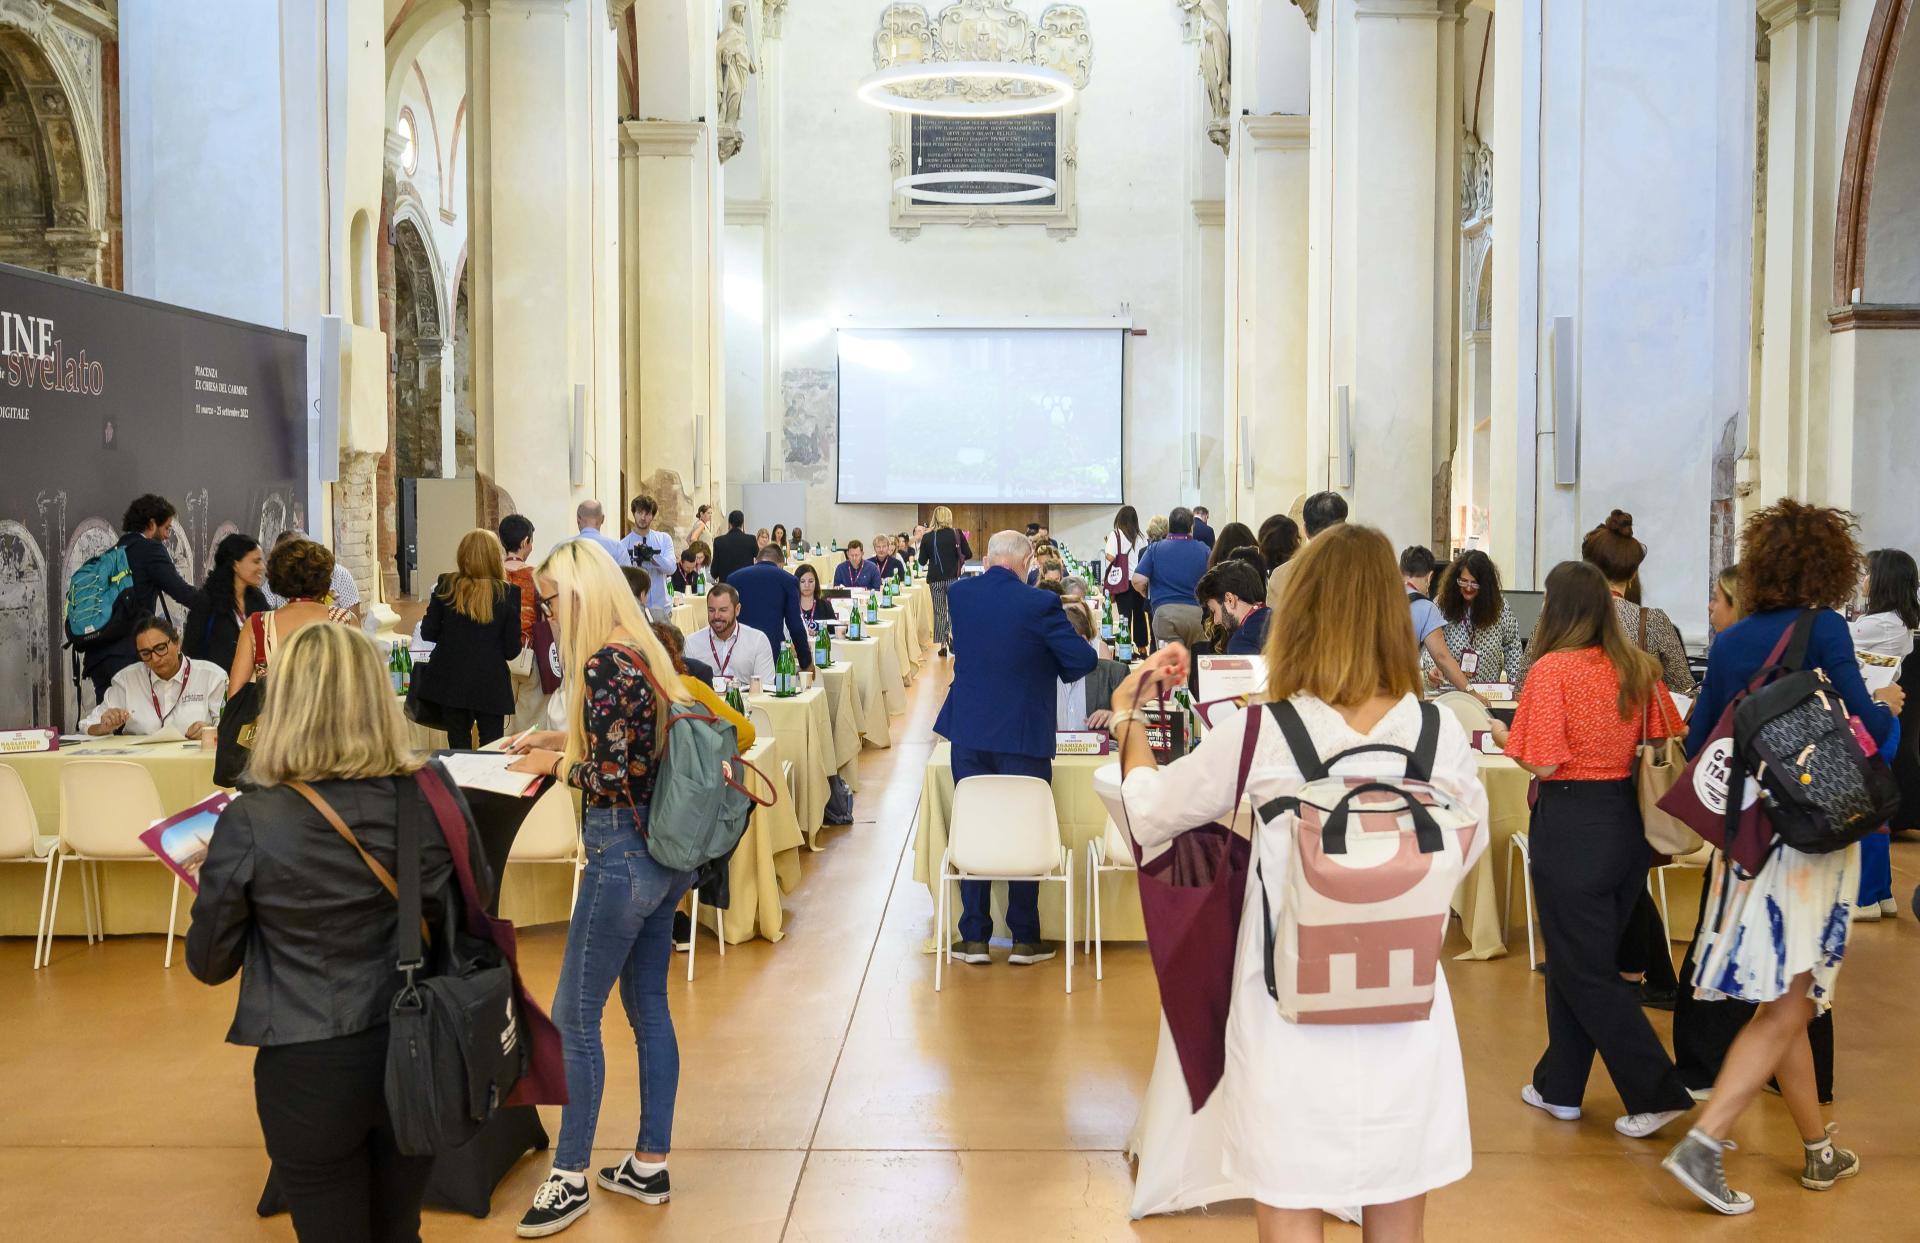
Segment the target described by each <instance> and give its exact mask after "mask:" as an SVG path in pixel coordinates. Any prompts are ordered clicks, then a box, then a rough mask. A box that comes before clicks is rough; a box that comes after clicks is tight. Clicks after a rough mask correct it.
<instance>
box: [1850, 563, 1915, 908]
mask: <svg viewBox="0 0 1920 1243" xmlns="http://www.w3.org/2000/svg"><path fill="white" fill-rule="evenodd" d="M1861 588H1862V591H1861V594H1863V595H1864V596H1866V598H1867V609H1866V612H1864V613H1862V614H1861V615H1860V616H1859V617H1856V618H1855V619H1854V620H1853V621H1851V622H1849V623H1848V629H1850V630H1851V631H1853V651H1854V654H1855V655H1856V656H1858V657H1859V658H1860V665H1861V674H1862V676H1864V677H1865V678H1866V679H1867V689H1868V690H1874V689H1877V688H1879V687H1882V686H1885V685H1887V681H1888V679H1889V677H1891V679H1892V680H1893V681H1896V682H1897V681H1899V680H1900V666H1901V665H1902V664H1903V663H1904V662H1905V661H1906V659H1907V657H1908V656H1911V655H1912V654H1913V632H1914V630H1915V629H1916V628H1920V568H1916V567H1915V565H1914V561H1913V557H1912V556H1910V555H1909V554H1908V553H1906V552H1905V551H1903V550H1901V549H1898V548H1878V549H1875V550H1874V551H1873V552H1870V553H1868V554H1867V579H1866V582H1865V583H1863V584H1862V585H1861ZM1903 745H1904V744H1903ZM1892 841H1893V839H1892V838H1891V837H1890V836H1889V835H1888V834H1886V833H1885V832H1880V833H1873V834H1869V835H1868V836H1866V837H1863V838H1861V839H1860V892H1859V894H1858V895H1857V898H1856V900H1855V902H1854V910H1853V917H1854V918H1855V919H1856V920H1864V921H1865V922H1867V923H1872V922H1873V921H1874V920H1876V919H1881V918H1883V917H1886V916H1891V915H1895V914H1897V913H1898V912H1899V910H1900V907H1899V904H1898V903H1896V902H1895V901H1894V900H1893V859H1892V849H1891V843H1892Z"/></svg>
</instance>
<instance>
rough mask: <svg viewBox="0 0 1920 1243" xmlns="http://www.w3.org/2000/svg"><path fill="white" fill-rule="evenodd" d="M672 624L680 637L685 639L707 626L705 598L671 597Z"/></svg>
mask: <svg viewBox="0 0 1920 1243" xmlns="http://www.w3.org/2000/svg"><path fill="white" fill-rule="evenodd" d="M673 624H674V626H675V627H677V628H678V629H679V631H680V637H681V638H683V639H684V638H686V637H687V636H688V635H690V634H692V633H693V632H694V631H696V630H699V629H702V628H703V627H705V626H706V624H707V598H706V597H705V596H689V595H676V596H674V597H673Z"/></svg>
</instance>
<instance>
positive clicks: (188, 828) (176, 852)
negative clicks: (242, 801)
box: [140, 791, 233, 893]
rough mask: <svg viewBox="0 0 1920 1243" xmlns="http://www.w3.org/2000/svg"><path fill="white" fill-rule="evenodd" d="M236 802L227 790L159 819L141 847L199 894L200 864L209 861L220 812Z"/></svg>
mask: <svg viewBox="0 0 1920 1243" xmlns="http://www.w3.org/2000/svg"><path fill="white" fill-rule="evenodd" d="M232 801H233V795H231V794H227V793H225V792H224V791H223V792H221V793H218V794H209V795H208V796H207V797H205V798H203V799H201V800H200V801H199V802H197V803H195V804H194V805H193V806H191V807H187V808H184V809H182V810H180V811H177V812H175V813H174V814H173V815H171V816H168V817H167V818H166V819H165V820H156V821H154V822H153V827H152V828H150V829H148V830H147V831H146V832H145V833H142V834H141V835H140V844H141V845H143V846H145V847H146V848H147V849H148V850H151V851H152V852H153V853H154V854H155V855H156V856H157V857H158V858H159V860H160V862H162V863H164V864H166V865H167V866H168V867H169V868H171V869H173V873H174V875H176V876H178V877H179V878H180V879H181V880H183V881H185V882H187V888H189V889H191V890H193V891H194V892H195V893H199V892H200V865H201V864H203V863H205V862H206V861H207V847H208V846H209V845H210V844H212V842H213V826H214V824H215V823H216V822H217V821H218V820H219V819H220V813H221V812H223V811H225V810H226V809H227V804H228V803H231V802H232Z"/></svg>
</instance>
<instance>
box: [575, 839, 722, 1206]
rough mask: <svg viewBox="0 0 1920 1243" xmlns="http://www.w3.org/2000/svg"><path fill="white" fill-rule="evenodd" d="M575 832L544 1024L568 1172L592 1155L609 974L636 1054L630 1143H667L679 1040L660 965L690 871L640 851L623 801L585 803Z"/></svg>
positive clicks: (650, 1148)
mask: <svg viewBox="0 0 1920 1243" xmlns="http://www.w3.org/2000/svg"><path fill="white" fill-rule="evenodd" d="M645 815H646V811H645V809H644V808H642V809H641V816H642V818H644V817H645ZM581 829H582V832H583V833H584V835H585V837H586V846H587V870H586V873H585V874H584V875H583V876H581V878H580V898H579V901H577V902H575V903H574V907H573V922H572V924H571V925H570V926H569V927H568V928H567V949H566V955H565V957H564V958H563V959H562V960H561V963H560V986H559V988H558V989H556V990H555V991H554V997H553V1022H554V1025H555V1026H556V1027H558V1028H559V1029H560V1042H561V1045H562V1047H563V1048H564V1049H565V1051H566V1057H567V1106H566V1108H565V1109H564V1110H562V1111H561V1114H560V1143H559V1146H558V1147H557V1148H556V1149H555V1150H554V1155H553V1163H554V1165H556V1166H557V1167H559V1168H560V1169H563V1170H576V1171H583V1170H585V1169H586V1168H587V1162H588V1161H589V1160H590V1159H591V1158H592V1154H593V1136H594V1130H595V1128H596V1127H597V1126H598V1125H599V1122H600V1090H601V1088H602V1087H604V1086H605V1084H606V1079H607V1060H606V1055H605V1053H604V1051H603V1050H602V1049H601V1047H600V1016H601V1013H602V1012H603V1011H604V1010H605V1009H606V1005H607V994H608V993H610V992H612V991H613V986H614V983H615V982H616V981H617V982H618V983H619V985H620V1004H621V1005H623V1006H625V1007H626V1010H627V1022H629V1023H631V1024H632V1025H633V1036H634V1044H635V1046H636V1047H637V1049H638V1051H639V1056H640V1138H639V1140H638V1141H637V1142H636V1143H635V1145H634V1147H635V1149H636V1150H637V1151H640V1152H666V1151H667V1149H668V1146H669V1145H670V1144H671V1142H672V1140H673V1098H674V1095H675V1094H676V1093H677V1092H678V1091H679V1089H680V1045H679V1043H678V1042H677V1041H675V1039H674V1036H673V1015H672V1014H671V1013H670V1012H669V1011H668V1009H667V964H668V963H669V962H670V961H671V960H672V958H673V908H674V907H675V906H676V905H678V903H679V901H680V896H681V895H682V894H684V893H685V892H686V891H687V887H688V886H689V885H690V884H692V883H693V873H691V872H670V871H668V870H667V869H666V868H663V867H661V866H660V865H659V864H657V863H655V862H654V861H653V860H652V859H650V858H648V856H647V847H646V844H645V843H644V842H643V841H641V839H640V834H639V832H638V831H637V830H636V829H635V828H634V823H633V813H632V812H630V811H629V810H628V809H627V808H625V807H589V808H587V809H586V814H585V816H584V817H583V818H582V824H581Z"/></svg>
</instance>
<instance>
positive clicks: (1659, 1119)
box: [1613, 1109, 1687, 1139]
mask: <svg viewBox="0 0 1920 1243" xmlns="http://www.w3.org/2000/svg"><path fill="white" fill-rule="evenodd" d="M1685 1112H1687V1111H1686V1110H1684V1109H1663V1110H1660V1111H1659V1112H1657V1113H1650V1114H1628V1115H1627V1116H1626V1117H1624V1118H1616V1119H1614V1123H1613V1129H1614V1130H1616V1131H1618V1132H1620V1134H1622V1135H1624V1136H1626V1137H1627V1138H1628V1139H1645V1138H1646V1137H1647V1136H1649V1135H1651V1134H1653V1133H1654V1132H1655V1131H1657V1130H1659V1129H1660V1128H1661V1127H1663V1126H1665V1125H1667V1123H1669V1122H1672V1121H1673V1120H1674V1119H1675V1118H1678V1117H1679V1116H1680V1115H1681V1114H1683V1113H1685Z"/></svg>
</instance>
